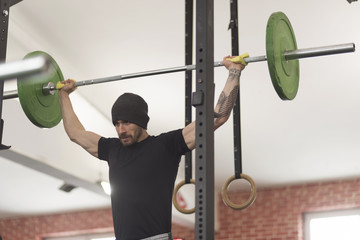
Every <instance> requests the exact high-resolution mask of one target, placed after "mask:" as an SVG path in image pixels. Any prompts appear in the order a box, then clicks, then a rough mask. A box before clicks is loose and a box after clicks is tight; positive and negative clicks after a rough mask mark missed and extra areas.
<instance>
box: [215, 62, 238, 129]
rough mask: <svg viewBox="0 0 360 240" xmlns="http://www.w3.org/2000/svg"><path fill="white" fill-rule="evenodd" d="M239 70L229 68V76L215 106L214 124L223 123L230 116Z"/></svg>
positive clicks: (236, 89) (235, 96)
mask: <svg viewBox="0 0 360 240" xmlns="http://www.w3.org/2000/svg"><path fill="white" fill-rule="evenodd" d="M240 75H241V70H239V69H230V70H229V77H228V79H227V81H226V84H225V87H224V89H223V91H222V92H221V94H220V96H219V99H218V102H217V104H216V106H215V115H214V117H215V125H217V124H223V123H224V122H225V121H226V120H227V119H228V118H229V116H230V113H231V111H232V109H233V107H234V105H235V101H236V98H237V96H238V94H239V82H240Z"/></svg>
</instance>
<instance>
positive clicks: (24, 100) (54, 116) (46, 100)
mask: <svg viewBox="0 0 360 240" xmlns="http://www.w3.org/2000/svg"><path fill="white" fill-rule="evenodd" d="M38 55H43V56H45V57H46V58H47V59H49V60H50V66H49V69H48V70H47V71H46V72H44V73H40V74H36V75H32V76H25V77H21V78H18V79H17V88H18V95H19V100H20V103H21V107H22V109H23V111H24V113H25V114H26V116H27V117H28V119H29V120H30V121H31V122H32V123H33V124H35V125H36V126H38V127H41V128H51V127H54V126H56V125H57V124H58V123H59V122H60V121H61V119H62V116H61V110H60V103H59V98H58V91H55V93H54V95H46V94H44V93H43V91H42V89H43V85H47V84H48V83H49V82H52V83H54V84H55V85H56V83H57V82H59V81H64V77H63V75H62V72H61V70H60V68H59V66H58V65H57V63H56V62H55V60H54V59H53V58H52V57H51V56H50V55H49V54H47V53H45V52H41V51H35V52H31V53H29V54H27V55H26V56H25V57H24V58H29V57H34V56H38Z"/></svg>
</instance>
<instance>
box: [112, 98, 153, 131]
mask: <svg viewBox="0 0 360 240" xmlns="http://www.w3.org/2000/svg"><path fill="white" fill-rule="evenodd" d="M111 117H112V121H113V124H114V125H115V124H116V122H117V121H119V120H123V121H128V122H131V123H135V124H136V125H138V126H140V127H142V128H144V129H147V123H148V122H149V116H148V105H147V103H146V102H145V100H144V99H143V98H142V97H140V96H139V95H136V94H133V93H124V94H123V95H121V96H120V97H119V98H118V99H117V100H116V101H115V103H114V105H113V106H112V109H111Z"/></svg>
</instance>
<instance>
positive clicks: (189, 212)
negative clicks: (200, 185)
mask: <svg viewBox="0 0 360 240" xmlns="http://www.w3.org/2000/svg"><path fill="white" fill-rule="evenodd" d="M190 183H192V184H195V180H194V179H190ZM185 184H186V183H185V180H182V181H181V182H179V183H178V184H177V185H176V186H175V189H174V193H173V197H172V202H173V204H174V206H175V208H176V209H177V210H178V211H179V212H181V213H184V214H191V213H194V212H195V207H193V208H190V209H185V208H182V207H181V206H180V205H179V203H178V201H177V200H176V195H177V193H178V192H179V189H180V188H181V187H182V186H183V185H185Z"/></svg>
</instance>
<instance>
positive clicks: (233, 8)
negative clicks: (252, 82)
mask: <svg viewBox="0 0 360 240" xmlns="http://www.w3.org/2000/svg"><path fill="white" fill-rule="evenodd" d="M229 29H231V51H232V53H231V54H232V56H239V31H238V4H237V0H230V24H229ZM233 117H234V164H235V178H236V179H238V178H241V177H240V174H242V149H241V116H240V88H239V95H238V97H237V98H236V102H235V105H234V109H233Z"/></svg>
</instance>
